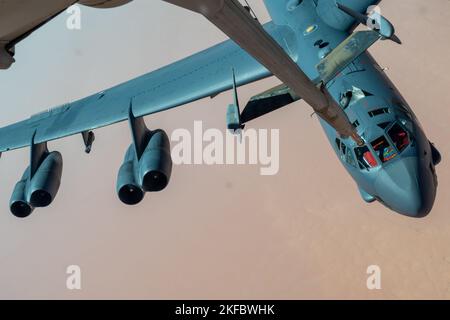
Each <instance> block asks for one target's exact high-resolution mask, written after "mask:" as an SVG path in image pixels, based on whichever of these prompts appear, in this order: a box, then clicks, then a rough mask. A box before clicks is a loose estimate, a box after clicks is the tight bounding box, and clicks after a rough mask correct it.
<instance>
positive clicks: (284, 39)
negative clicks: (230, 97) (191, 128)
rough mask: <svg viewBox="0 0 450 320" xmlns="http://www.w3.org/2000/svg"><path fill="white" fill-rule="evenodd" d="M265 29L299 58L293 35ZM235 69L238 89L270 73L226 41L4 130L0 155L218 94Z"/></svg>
mask: <svg viewBox="0 0 450 320" xmlns="http://www.w3.org/2000/svg"><path fill="white" fill-rule="evenodd" d="M265 29H266V30H267V31H268V33H269V34H271V35H272V37H273V38H274V39H276V40H277V41H278V42H279V43H280V45H282V46H284V48H285V50H286V51H288V52H290V53H291V54H292V58H295V52H292V51H290V50H289V49H288V46H289V47H292V48H295V47H296V45H293V41H295V39H294V37H293V34H292V31H290V30H289V29H288V28H286V27H280V26H276V25H274V24H272V23H268V24H266V25H265ZM291 36H292V37H291ZM232 68H234V69H235V72H236V83H237V85H244V84H247V83H250V82H253V81H256V80H259V79H262V78H265V77H268V76H270V75H271V73H270V72H269V71H268V70H267V69H266V68H265V67H263V66H262V65H261V64H260V63H258V62H257V61H256V60H255V59H254V58H252V57H251V56H250V55H249V54H248V53H246V52H245V51H244V50H242V49H241V48H240V47H239V46H237V45H236V44H235V43H234V42H233V41H231V40H227V41H225V42H223V43H221V44H218V45H216V46H214V47H212V48H209V49H207V50H205V51H202V52H199V53H197V54H195V55H193V56H190V57H188V58H186V59H183V60H180V61H178V62H175V63H173V64H171V65H168V66H166V67H163V68H161V69H159V70H156V71H154V72H150V73H148V74H145V75H143V76H141V77H138V78H136V79H134V80H131V81H128V82H126V83H123V84H121V85H118V86H116V87H113V88H111V89H108V90H105V91H103V92H100V93H97V94H94V95H92V96H89V97H87V98H84V99H81V100H78V101H75V102H72V103H68V104H64V105H62V106H59V107H56V108H53V109H50V110H48V111H45V112H42V113H40V114H37V115H34V116H32V117H30V118H29V119H27V120H24V121H21V122H18V123H16V124H13V125H10V126H7V127H4V128H1V129H0V152H4V151H8V150H12V149H17V148H22V147H26V146H30V145H31V142H32V139H33V135H34V143H36V144H37V143H41V142H45V141H50V140H55V139H59V138H62V137H65V136H69V135H73V134H77V133H82V132H86V131H89V130H93V129H96V128H99V127H103V126H107V125H110V124H113V123H116V122H119V121H123V120H127V119H128V116H129V108H130V106H132V111H133V114H134V116H136V117H141V116H144V115H148V114H152V113H156V112H160V111H164V110H167V109H170V108H174V107H177V106H180V105H184V104H186V103H189V102H192V101H195V100H198V99H202V98H205V97H208V96H214V95H216V94H218V93H220V92H223V91H226V90H229V89H231V88H232V86H233V80H232V76H231V75H232V72H231V70H232Z"/></svg>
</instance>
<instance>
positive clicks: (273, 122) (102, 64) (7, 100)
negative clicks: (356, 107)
mask: <svg viewBox="0 0 450 320" xmlns="http://www.w3.org/2000/svg"><path fill="white" fill-rule="evenodd" d="M252 3H253V4H254V10H255V11H256V13H257V14H258V16H259V17H260V19H261V20H262V21H268V20H269V17H268V14H267V12H266V10H265V8H264V6H263V4H262V1H256V0H254V1H252ZM381 8H382V10H383V11H382V12H383V14H385V15H386V16H387V17H389V18H390V19H391V20H392V21H393V22H394V24H395V25H396V28H397V32H398V35H399V37H400V38H401V39H402V40H403V42H404V45H403V46H398V45H395V44H393V43H391V42H383V43H378V44H377V45H376V46H375V47H374V48H373V49H371V52H372V53H373V54H374V56H375V57H376V58H377V60H378V61H379V62H380V64H381V65H382V66H386V67H389V70H388V71H387V72H388V74H389V76H390V77H391V79H392V80H393V81H394V82H395V83H396V85H397V86H398V88H399V89H400V90H401V92H402V93H403V94H404V96H405V97H406V99H407V100H408V101H409V103H410V104H411V106H412V107H413V108H414V110H415V112H416V114H417V115H418V117H419V118H420V120H421V122H422V124H423V126H424V127H425V130H426V132H427V134H428V136H429V137H430V139H431V140H432V141H433V142H435V143H436V145H437V146H438V148H439V149H440V151H441V153H442V155H443V163H442V164H441V165H440V166H439V167H438V169H437V171H438V176H439V183H440V184H439V190H438V197H437V200H436V204H435V207H434V210H433V211H432V212H431V214H430V215H429V216H428V217H427V218H425V219H421V220H415V219H409V218H405V217H402V216H399V215H396V214H394V213H392V212H390V211H389V210H388V209H386V208H384V207H383V206H381V205H379V204H377V203H375V204H371V205H368V204H366V203H364V202H363V201H362V200H361V199H360V197H359V194H358V191H357V188H356V186H355V184H354V182H353V180H352V179H351V178H350V177H349V176H348V175H347V174H346V173H345V171H344V169H343V168H342V167H341V165H340V163H339V161H338V159H337V158H336V156H335V154H334V153H333V151H332V150H331V148H330V146H329V145H328V142H327V140H326V138H325V135H324V134H323V132H322V131H321V128H320V126H319V124H318V122H317V120H315V119H314V118H311V117H310V114H311V112H312V111H311V109H310V108H309V107H307V106H306V105H305V104H304V103H303V102H298V103H295V104H293V105H292V106H289V107H287V108H285V109H283V110H280V111H278V112H276V113H273V114H272V115H270V116H268V117H265V118H262V119H259V120H257V121H255V122H253V123H252V124H251V126H252V127H255V128H277V129H280V139H281V145H280V147H281V150H280V152H281V159H280V161H281V164H280V165H281V166H280V173H279V174H278V175H276V176H260V175H259V168H258V167H257V166H176V167H174V170H173V174H172V181H171V184H170V185H169V187H168V188H167V189H166V190H165V191H164V192H161V193H157V194H150V195H147V196H146V199H145V200H144V201H143V202H142V203H141V204H140V205H139V206H137V207H132V208H130V207H127V206H125V205H123V204H121V203H120V202H119V200H118V199H117V196H116V194H115V182H116V176H117V171H118V168H119V167H120V165H121V163H122V160H123V156H124V154H125V151H126V148H127V147H128V145H129V143H130V133H129V130H128V126H127V124H126V123H123V124H119V125H116V126H112V127H108V128H104V129H101V130H98V131H96V136H97V140H96V142H95V145H94V148H93V152H92V153H91V155H89V156H88V155H86V154H84V152H83V145H82V140H81V137H80V136H75V137H70V138H68V139H65V140H61V141H55V142H52V143H50V144H49V147H50V149H52V150H59V151H60V152H61V153H62V155H63V158H64V172H63V182H62V185H61V189H60V192H59V194H58V196H57V198H56V200H55V201H54V203H53V204H52V206H51V207H49V208H47V209H44V210H36V211H35V212H34V213H33V215H31V216H30V217H29V218H28V219H25V220H20V219H17V218H15V217H13V216H12V215H11V214H10V212H9V208H8V202H9V198H10V195H11V192H12V189H13V187H14V184H15V183H16V182H17V180H18V179H19V178H20V177H21V175H22V173H23V170H24V169H25V168H26V166H27V165H28V161H29V154H28V153H29V151H28V150H18V151H14V152H10V153H7V154H4V155H3V157H2V159H1V160H0V177H1V179H0V298H64V299H78V298H138V299H141V298H150V299H164V298H167V299H177V298H183V299H198V298H246V299H266V298H267V299H277V298H285V299H301V298H375V299H378V298H450V246H449V244H450V199H449V197H448V196H447V193H448V191H449V188H450V180H449V177H450V167H449V164H448V161H447V159H448V156H449V146H448V138H449V137H450V129H449V120H450V110H449V106H450V93H449V86H450V73H449V65H450V64H449V62H448V57H449V56H450V43H449V42H448V35H449V32H450V2H449V1H446V0H433V1H427V2H424V1H421V0H396V1H385V2H383V3H382V6H381ZM67 17H68V15H67V14H62V15H61V16H59V17H58V18H56V19H55V20H54V21H52V22H50V23H49V24H48V25H46V26H45V27H43V28H42V29H41V30H39V31H37V32H36V33H34V34H33V35H32V36H30V37H29V38H28V39H27V40H26V41H24V42H23V43H22V44H20V45H19V46H17V50H16V51H17V55H16V59H17V63H16V64H15V65H14V66H13V67H12V68H11V69H10V70H8V71H1V72H0V97H1V98H0V99H1V100H0V102H1V108H2V116H1V117H0V125H1V126H4V125H7V124H10V123H12V122H14V121H18V120H22V119H24V118H26V117H28V116H30V115H31V114H34V113H36V112H39V111H42V110H44V109H46V108H48V107H53V106H56V105H59V104H61V103H64V102H67V101H71V100H74V99H79V98H81V97H84V96H87V95H90V94H92V93H94V92H97V91H101V90H103V89H105V88H108V87H111V86H112V85H115V84H118V83H121V82H123V81H126V80H129V79H131V78H133V77H135V76H138V75H141V74H143V73H146V72H148V71H151V70H154V69H156V68H159V67H161V66H163V65H166V64H168V63H171V62H173V61H175V60H177V59H180V58H183V57H185V56H187V55H190V54H192V53H195V52H197V51H199V50H202V49H204V48H207V47H209V46H211V45H213V44H216V43H218V42H220V41H221V40H224V39H225V36H224V35H223V34H221V33H220V32H219V31H217V30H216V29H215V27H213V26H212V25H210V24H209V23H208V22H207V21H206V20H205V19H203V18H202V17H200V16H197V15H195V14H192V13H189V12H187V11H184V10H182V9H179V8H176V7H173V6H171V5H168V4H166V3H163V2H162V1H144V0H136V1H134V2H132V3H131V4H129V5H127V6H124V7H121V8H118V9H114V10H95V9H90V8H83V9H82V30H81V31H69V30H67V28H66V27H65V23H66V19H67ZM277 83H278V82H277V80H276V79H267V80H264V81H261V82H258V83H256V84H252V85H249V86H246V87H245V88H242V89H241V90H240V99H242V101H246V100H247V99H249V98H250V97H251V96H252V95H253V94H255V93H258V92H261V91H263V90H265V89H267V88H269V87H271V86H273V85H275V84H277ZM231 99H232V96H231V93H224V94H222V95H220V96H218V97H217V98H215V99H214V100H209V99H205V100H202V101H199V102H196V103H192V104H189V105H187V106H185V107H182V108H179V109H176V110H171V111H168V112H164V113H161V114H158V115H155V116H152V117H147V119H146V121H147V124H148V125H149V126H150V127H151V128H156V127H158V128H163V129H165V130H167V132H169V133H170V132H172V130H174V129H176V128H187V129H190V130H191V129H192V128H193V121H194V120H203V121H204V126H205V127H216V128H224V127H225V123H224V118H225V112H226V106H227V104H228V103H229V102H230V101H231ZM72 264H76V265H79V266H80V267H81V269H82V290H81V291H69V290H67V289H66V277H67V275H66V274H65V271H66V268H67V266H69V265H72ZM373 264H375V265H379V266H380V267H381V270H382V290H379V291H369V290H367V288H366V278H367V275H366V268H367V267H368V266H369V265H373Z"/></svg>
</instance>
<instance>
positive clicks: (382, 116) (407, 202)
mask: <svg viewBox="0 0 450 320" xmlns="http://www.w3.org/2000/svg"><path fill="white" fill-rule="evenodd" d="M165 1H166V2H169V3H172V4H174V5H178V6H180V7H183V8H185V9H188V10H192V11H195V12H198V13H200V14H202V15H203V16H205V17H206V18H207V19H208V20H209V21H211V22H212V23H213V24H215V25H216V26H217V27H218V28H220V29H221V30H222V31H223V32H224V33H225V34H227V35H228V36H229V37H230V38H231V39H230V40H228V41H225V42H223V43H220V44H218V45H216V46H214V47H211V48H209V49H206V50H204V51H202V52H199V53H197V54H194V55H192V56H190V57H187V58H185V59H183V60H180V61H178V62H175V63H173V64H171V65H168V66H166V67H163V68H161V69H159V70H156V71H154V72H150V73H148V74H145V75H143V76H141V77H138V78H136V79H134V80H131V81H128V82H126V83H123V84H121V85H118V86H116V87H113V88H111V89H107V90H104V91H102V92H100V93H97V94H94V95H92V96H89V97H87V98H84V99H81V100H78V101H75V102H72V103H68V104H64V105H62V106H59V107H56V108H53V109H50V110H48V111H45V112H43V113H40V114H37V115H34V116H32V117H30V118H29V119H27V120H24V121H21V122H18V123H16V124H13V125H10V126H7V127H4V128H1V129H0V152H5V151H9V150H12V149H17V148H23V147H29V148H30V165H29V167H28V168H27V169H26V170H25V172H24V174H23V176H22V178H21V179H20V181H19V182H18V183H17V184H16V186H15V188H14V191H13V194H12V197H11V201H10V209H11V212H12V213H13V214H14V215H15V216H17V217H27V216H28V215H29V214H31V212H32V211H33V210H34V208H38V207H46V206H48V205H50V204H51V203H52V201H53V200H54V198H55V196H56V194H57V192H58V189H59V186H60V180H61V175H62V163H63V162H62V156H61V154H60V153H59V152H57V151H51V152H50V151H49V150H48V148H47V142H48V141H51V140H55V139H59V138H63V137H66V136H69V135H74V134H81V135H82V137H83V141H84V144H85V147H86V152H89V151H90V150H91V147H92V143H93V141H94V133H93V130H94V129H96V128H99V127H103V126H107V125H111V124H114V123H116V122H119V121H124V120H127V121H128V122H129V127H130V131H131V137H132V143H131V145H130V146H129V148H128V150H127V152H126V155H125V159H124V162H123V164H122V166H121V167H120V169H119V173H118V178H117V194H118V197H119V199H120V200H121V201H122V202H124V203H125V204H129V205H133V204H137V203H139V202H140V201H141V200H142V199H143V198H144V195H145V193H146V192H155V191H161V190H163V189H164V188H165V187H166V186H167V184H168V183H169V179H170V175H171V171H172V161H171V157H170V146H169V139H168V136H167V134H166V133H165V132H164V131H163V130H161V129H157V130H149V129H148V128H147V127H146V124H145V122H144V119H143V117H144V116H146V115H150V114H153V113H157V112H161V111H164V110H167V109H170V108H174V107H178V106H181V105H184V104H186V103H189V102H192V101H195V100H198V99H202V98H205V97H214V96H215V95H217V94H219V93H221V92H224V91H227V90H230V89H233V88H234V89H236V88H237V87H238V86H241V85H245V84H248V83H251V82H254V81H257V80H260V79H263V78H266V77H269V76H272V75H273V76H276V77H278V78H279V79H280V80H281V81H282V85H280V86H277V87H275V88H272V89H270V90H268V91H266V92H264V93H262V94H258V95H256V96H254V97H253V98H252V99H251V100H250V101H249V102H248V103H247V105H246V106H245V107H244V108H243V110H242V112H241V110H240V108H239V103H238V97H237V93H236V90H234V94H235V99H234V101H235V102H234V103H232V104H231V105H229V106H228V109H227V117H226V119H227V128H228V129H230V130H233V131H239V129H242V128H243V126H244V125H245V124H246V123H247V122H249V121H251V120H253V119H255V118H258V117H260V116H263V115H265V114H268V113H270V112H273V111H275V110H277V109H279V108H281V107H283V106H286V105H288V104H291V103H293V102H294V101H297V100H299V99H303V100H305V101H306V102H307V103H308V104H309V105H310V106H311V107H312V108H313V110H314V111H315V114H316V115H317V116H318V118H319V121H320V123H321V125H322V127H323V129H324V130H325V133H326V135H327V137H328V139H329V141H330V143H331V145H332V147H333V149H334V151H335V152H336V154H337V155H338V157H339V159H340V161H341V163H342V164H343V165H344V167H345V168H346V170H347V171H348V173H349V174H350V175H351V176H352V178H353V179H354V180H355V182H356V184H357V186H358V189H359V192H360V194H361V196H362V198H363V199H364V200H365V201H367V202H373V201H379V202H380V203H382V204H384V205H385V206H386V207H388V208H390V209H392V210H393V211H395V212H398V213H400V214H403V215H406V216H410V217H424V216H426V215H427V214H428V213H429V212H430V210H431V209H432V207H433V203H434V200H435V196H436V189H437V177H436V171H435V166H436V165H437V164H438V163H439V162H440V160H441V156H440V154H439V152H438V150H437V149H436V148H435V147H434V145H433V144H432V143H431V142H430V141H429V140H428V138H427V137H426V135H425V133H424V130H423V129H422V127H421V126H420V124H419V121H418V119H417V118H416V116H415V115H414V113H413V111H412V109H411V108H410V107H409V105H408V103H407V102H406V101H405V99H404V98H403V97H402V96H401V94H400V93H399V92H398V90H397V89H396V88H395V86H394V85H393V83H392V82H391V81H390V80H389V79H388V77H387V76H386V74H385V73H384V72H383V70H382V69H381V68H380V66H379V65H378V64H377V62H376V61H375V60H374V58H373V57H372V56H371V55H370V54H369V53H368V52H367V49H368V48H369V47H370V46H372V45H373V44H374V43H375V42H377V41H378V40H392V41H394V42H397V43H401V41H400V39H399V38H398V37H397V36H396V34H395V30H394V27H393V25H392V24H391V23H390V22H389V21H388V20H387V19H386V18H385V17H383V16H382V15H380V14H379V13H377V11H376V10H375V11H373V12H370V11H368V10H367V9H368V7H369V6H373V5H376V4H378V3H379V1H376V0H337V1H334V0H265V5H266V7H267V9H268V12H269V14H270V16H271V18H272V21H271V22H269V23H267V24H265V25H263V26H262V25H261V24H260V23H259V22H258V20H257V19H256V18H255V16H254V15H253V14H252V10H251V8H249V7H248V6H247V7H245V6H242V5H241V4H240V2H239V1H238V0H165ZM360 24H364V25H366V26H368V27H369V28H368V29H367V30H361V31H355V28H356V27H357V26H358V25H360Z"/></svg>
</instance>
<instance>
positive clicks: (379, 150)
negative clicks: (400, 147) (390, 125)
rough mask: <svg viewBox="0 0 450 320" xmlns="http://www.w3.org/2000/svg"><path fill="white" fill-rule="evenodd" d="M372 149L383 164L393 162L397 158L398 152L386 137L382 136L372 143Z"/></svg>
mask: <svg viewBox="0 0 450 320" xmlns="http://www.w3.org/2000/svg"><path fill="white" fill-rule="evenodd" d="M372 147H373V149H374V150H375V153H376V154H377V156H378V158H380V160H381V162H383V163H384V162H387V161H389V160H392V159H394V158H395V157H396V156H397V151H396V150H395V149H394V147H392V146H391V145H390V144H389V142H388V141H387V140H386V138H385V136H381V137H379V138H378V139H376V140H374V141H372Z"/></svg>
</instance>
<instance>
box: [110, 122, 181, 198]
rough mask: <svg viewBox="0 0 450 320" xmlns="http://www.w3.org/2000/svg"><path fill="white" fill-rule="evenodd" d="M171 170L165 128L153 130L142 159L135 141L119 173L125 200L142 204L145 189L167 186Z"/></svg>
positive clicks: (146, 190) (122, 195)
mask: <svg viewBox="0 0 450 320" xmlns="http://www.w3.org/2000/svg"><path fill="white" fill-rule="evenodd" d="M171 173H172V158H171V156H170V142H169V138H168V136H167V134H166V132H165V131H163V130H155V131H152V132H150V133H149V137H148V143H147V145H146V147H145V149H144V151H143V153H142V155H141V156H140V158H139V159H138V155H137V151H136V147H135V145H134V144H132V145H130V147H129V148H128V150H127V153H126V155H125V160H124V163H123V164H122V166H121V167H120V169H119V174H118V177H117V188H116V189H117V195H118V196H119V199H120V200H121V201H122V202H123V203H125V204H128V205H135V204H138V203H139V202H141V201H142V199H143V198H144V195H145V192H156V191H161V190H163V189H165V188H166V187H167V185H168V184H169V180H170V176H171Z"/></svg>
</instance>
